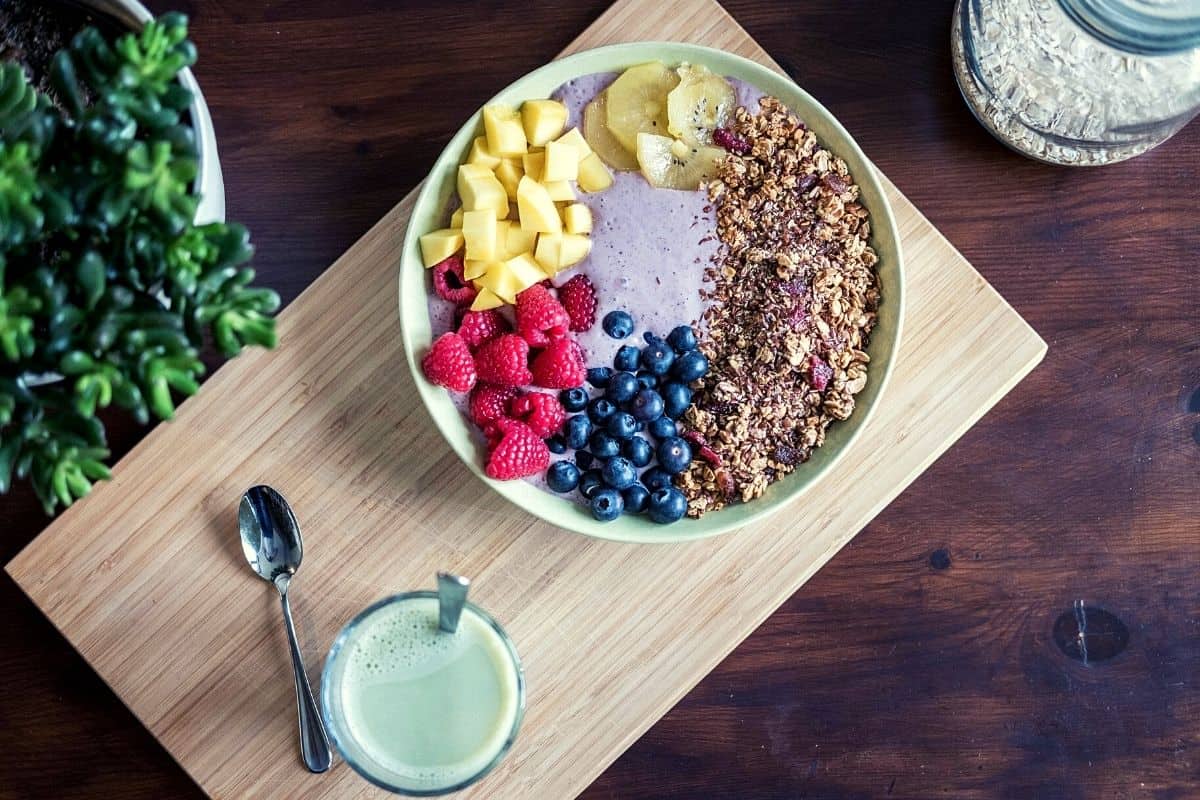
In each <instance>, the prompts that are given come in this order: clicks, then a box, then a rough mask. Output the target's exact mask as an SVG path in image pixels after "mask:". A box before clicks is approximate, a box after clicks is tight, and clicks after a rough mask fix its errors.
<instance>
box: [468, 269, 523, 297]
mask: <svg viewBox="0 0 1200 800" xmlns="http://www.w3.org/2000/svg"><path fill="white" fill-rule="evenodd" d="M476 285H478V286H479V287H480V289H481V290H483V289H487V290H489V291H491V292H492V293H493V294H495V295H496V296H497V297H499V298H501V299H502V300H503V301H504V302H506V303H515V302H517V293H518V292H520V291H521V289H523V288H524V287H522V286H520V285H519V283H518V281H517V278H516V276H514V275H513V273H512V270H510V269H509V268H508V266H507V265H506V262H504V261H494V262H492V263H491V264H488V268H487V272H485V273H484V274H483V277H482V278H480V279H479V280H478V281H477V282H476Z"/></svg>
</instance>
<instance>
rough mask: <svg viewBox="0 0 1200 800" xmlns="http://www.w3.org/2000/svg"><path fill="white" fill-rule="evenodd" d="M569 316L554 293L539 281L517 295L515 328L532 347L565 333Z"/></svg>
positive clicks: (569, 321) (569, 322) (543, 344)
mask: <svg viewBox="0 0 1200 800" xmlns="http://www.w3.org/2000/svg"><path fill="white" fill-rule="evenodd" d="M570 324H571V318H570V317H568V316H567V312H566V310H565V309H563V307H562V306H561V305H559V303H558V301H557V300H555V299H554V295H552V294H550V290H548V289H547V288H546V287H545V286H542V285H541V284H540V283H539V284H535V285H533V286H530V287H529V288H528V289H526V290H525V291H523V292H521V293H520V294H519V295H517V330H518V331H519V332H520V334H521V335H522V336H524V337H525V341H527V342H529V343H530V344H531V345H533V346H534V347H545V346H546V345H548V344H550V340H551V339H557V338H559V337H562V336H566V335H567V328H568V326H569V325H570Z"/></svg>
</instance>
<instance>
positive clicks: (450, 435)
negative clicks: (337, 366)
mask: <svg viewBox="0 0 1200 800" xmlns="http://www.w3.org/2000/svg"><path fill="white" fill-rule="evenodd" d="M654 59H658V60H661V61H664V62H666V63H667V64H676V63H679V62H681V61H688V62H691V63H694V64H703V65H704V66H707V67H708V68H709V69H711V70H712V71H713V72H716V73H717V74H718V75H726V76H730V77H734V78H739V79H741V80H744V81H746V82H748V83H750V84H753V85H754V86H757V87H758V88H759V89H761V90H762V91H764V92H766V93H767V94H770V95H774V96H775V97H778V98H779V99H780V100H782V101H783V102H784V103H785V104H786V105H787V106H788V107H789V108H791V109H792V110H793V111H795V112H796V113H797V114H799V116H800V117H801V118H802V119H803V120H804V122H805V123H806V124H807V125H808V126H809V128H811V129H812V130H813V131H814V132H815V133H816V134H817V136H818V137H819V138H820V140H821V141H822V142H823V143H824V144H825V145H826V146H827V147H828V148H829V149H830V150H831V151H832V152H833V153H835V154H836V155H838V156H841V157H842V158H843V159H845V161H846V163H847V164H848V165H849V167H850V172H851V174H852V175H853V176H854V179H855V180H856V181H857V182H858V185H859V187H860V188H861V190H862V199H863V202H864V203H865V205H866V207H867V208H868V209H869V210H870V212H871V228H872V245H873V246H874V248H875V250H876V252H878V253H879V258H880V261H879V277H880V282H881V293H882V296H883V303H882V304H881V306H880V309H879V319H878V324H877V325H876V327H875V330H874V332H873V333H872V335H871V345H870V347H869V348H868V352H869V353H870V355H871V367H870V373H869V380H868V383H867V386H866V388H865V389H863V391H862V392H861V393H860V394H859V395H858V398H857V400H858V402H857V408H856V409H855V411H854V414H853V415H852V416H851V417H850V419H848V420H846V421H845V422H840V423H836V424H834V425H832V426H831V427H830V429H829V434H828V436H827V438H826V440H825V444H824V446H822V447H820V448H818V449H817V450H816V451H815V452H814V453H813V456H812V459H811V460H810V461H809V462H808V463H807V464H804V465H803V466H802V467H800V468H799V469H797V470H796V471H795V472H793V473H792V474H791V475H788V476H787V477H785V478H783V479H781V480H779V481H777V482H776V483H775V484H773V485H772V486H771V487H770V488H769V489H768V490H767V492H766V494H764V495H763V496H762V497H760V498H758V499H757V500H754V501H753V502H751V503H746V504H740V505H734V506H730V507H728V508H725V509H723V510H721V511H717V512H713V513H710V514H707V515H706V516H704V517H702V518H701V519H698V520H693V519H687V518H685V519H683V520H680V521H679V522H676V523H675V524H673V525H656V524H654V523H652V522H650V521H649V520H648V519H646V518H645V517H641V516H633V515H626V516H623V517H621V518H619V519H617V520H615V521H613V522H608V523H602V522H597V521H595V520H593V519H592V517H591V515H590V514H589V513H588V511H587V509H586V508H584V507H583V506H581V505H579V504H577V503H575V502H573V501H571V500H569V499H566V498H563V497H557V496H555V495H553V494H550V493H548V492H544V491H542V490H540V489H538V488H536V487H534V486H532V485H530V484H528V483H526V482H524V481H495V480H492V479H491V478H488V477H487V476H486V475H485V474H484V472H483V469H482V465H483V458H484V453H483V452H482V451H481V449H480V448H479V446H478V445H477V444H476V442H475V441H474V440H473V439H472V437H471V433H470V431H469V428H468V426H469V423H468V422H467V421H466V419H464V417H463V416H462V415H461V414H459V412H458V410H457V409H455V407H454V405H453V403H452V402H451V399H450V396H449V395H448V394H447V392H446V390H445V389H443V388H442V387H440V386H435V385H433V384H431V383H429V382H428V381H427V380H425V377H424V375H423V374H422V373H421V369H420V361H421V356H423V355H424V353H425V352H426V350H427V349H428V347H429V343H430V341H431V330H430V320H429V311H428V305H427V292H428V291H429V289H428V285H427V279H426V272H427V271H426V270H425V269H423V268H422V264H421V252H420V246H419V244H418V241H417V239H418V237H419V236H420V235H421V234H423V233H426V232H428V231H430V230H433V229H434V228H438V227H441V226H442V225H443V224H444V221H443V219H442V214H443V213H444V209H445V208H446V207H447V204H448V202H449V200H450V198H451V195H452V194H453V193H454V191H455V176H456V172H457V169H458V165H459V163H461V162H462V161H463V160H464V159H465V158H466V156H467V152H468V150H470V147H471V140H472V139H473V138H474V137H475V136H476V135H477V131H479V130H481V125H480V113H479V112H476V113H475V114H474V115H473V116H472V117H471V118H470V119H469V120H467V122H466V124H465V125H463V126H462V128H461V129H460V130H459V131H458V133H456V134H455V136H454V138H453V139H451V140H450V143H449V144H448V145H447V146H446V149H445V150H443V151H442V154H441V156H440V157H439V158H438V160H437V162H436V163H435V164H434V165H433V169H432V170H431V171H430V173H429V177H428V178H427V179H426V181H425V183H424V185H423V186H422V188H421V193H420V195H419V196H418V197H417V202H416V205H415V206H414V207H413V212H412V219H411V221H410V222H409V226H408V231H407V234H406V237H405V242H404V250H403V255H402V257H401V262H400V327H401V331H402V334H403V338H404V351H405V354H406V355H407V357H408V365H409V368H410V369H411V370H412V373H413V378H414V380H415V381H416V384H417V390H418V391H419V392H420V394H421V399H422V400H423V401H424V402H425V406H426V407H427V408H428V409H429V413H430V414H431V415H432V416H433V421H434V423H435V424H436V425H437V426H438V428H439V429H440V430H441V432H442V435H443V436H445V437H446V441H447V442H449V444H450V447H451V448H453V450H454V452H455V453H457V454H458V456H459V458H461V459H462V460H463V461H464V462H465V463H466V465H467V467H468V468H469V469H470V470H471V471H472V472H474V473H475V474H476V475H478V476H479V479H480V480H482V481H484V482H485V483H486V484H488V486H490V487H491V488H492V489H494V490H495V491H496V492H497V493H498V494H500V495H502V496H503V497H505V498H506V499H508V500H510V501H511V502H513V503H515V504H516V505H518V506H520V507H521V508H523V509H525V510H526V511H528V512H529V513H530V514H534V515H535V516H538V517H541V518H542V519H544V520H546V521H547V522H549V523H551V524H553V525H557V526H558V527H560V528H565V529H567V530H570V531H575V532H577V533H583V534H587V535H588V536H597V537H600V538H603V539H614V540H617V541H623V542H680V541H686V540H689V539H699V538H703V537H706V536H715V535H716V534H719V533H726V532H728V531H732V530H735V529H737V528H740V527H742V526H743V525H745V524H747V523H748V522H751V521H752V520H755V519H758V518H759V517H763V516H766V515H768V514H771V513H773V512H775V511H778V510H780V509H781V508H783V507H784V506H785V505H787V504H788V503H791V502H793V501H794V500H796V499H797V498H798V497H800V495H802V494H804V492H805V491H807V490H808V489H809V488H810V487H812V485H813V484H815V483H816V482H817V481H818V479H819V478H820V477H821V476H822V475H823V474H825V472H826V471H827V470H828V469H829V468H830V467H831V466H833V464H834V462H836V461H837V460H838V459H839V458H841V456H842V454H843V453H844V452H845V451H846V449H847V448H849V447H850V445H851V444H852V443H853V442H854V440H855V439H856V438H857V437H858V434H859V432H860V431H861V430H862V429H863V427H864V426H865V425H866V423H867V420H868V419H870V417H871V414H872V412H873V411H874V410H875V406H876V404H877V403H878V402H879V398H880V395H881V394H882V393H883V390H884V387H885V385H886V383H887V379H888V376H889V374H890V373H891V369H892V362H893V359H894V357H895V354H896V346H897V343H898V342H899V341H900V325H901V320H902V319H903V317H904V313H903V312H904V266H903V261H902V258H901V254H900V237H899V234H898V233H897V231H896V222H895V219H894V218H893V216H892V209H891V207H890V206H889V205H888V201H887V198H886V197H885V196H884V193H883V187H882V186H880V183H879V180H878V178H877V177H876V175H875V171H874V168H873V167H872V166H871V164H870V162H868V161H867V158H866V156H864V155H863V153H862V151H861V150H859V148H858V145H857V144H855V142H854V140H853V139H852V138H850V134H848V133H847V132H846V130H845V129H844V128H843V127H842V126H841V125H840V124H839V123H838V121H837V120H836V119H834V118H833V115H832V114H830V113H829V112H828V111H826V110H825V108H824V107H823V106H822V105H821V104H820V103H818V102H817V101H816V100H814V99H813V98H812V97H810V96H809V95H808V94H807V93H806V92H805V91H804V90H803V89H801V88H800V87H798V86H797V85H796V84H794V83H792V82H791V81H790V80H789V79H787V78H785V77H784V76H782V75H780V74H778V73H776V72H773V71H772V70H770V69H767V68H766V67H763V66H761V65H759V64H756V63H754V62H753V61H748V60H747V59H744V58H741V57H739V56H735V55H731V54H730V53H725V52H722V51H720V50H712V49H709V48H706V47H698V46H696V45H689V44H679V43H672V42H638V43H634V44H619V45H612V46H609V47H601V48H597V49H595V50H588V51H586V52H583V53H576V54H575V55H572V56H568V57H566V58H563V59H561V60H559V61H555V62H553V63H550V64H547V65H546V66H544V67H542V68H541V69H538V70H535V71H534V72H531V73H529V74H528V75H526V76H525V77H523V78H521V79H520V80H518V81H517V82H516V83H514V84H512V85H511V86H509V87H508V88H507V89H505V90H504V91H502V92H500V94H498V95H496V97H495V98H494V100H493V101H492V102H502V103H508V104H510V105H513V106H517V105H520V103H521V102H522V101H523V100H527V99H530V98H539V97H548V96H549V95H550V93H551V92H553V91H554V90H555V89H556V88H558V87H559V86H560V85H562V84H563V83H565V82H566V81H568V80H570V79H571V78H575V77H579V76H580V75H588V74H591V73H596V72H619V71H621V70H623V69H625V68H626V67H630V66H633V65H634V64H640V63H642V62H645V61H651V60H654Z"/></svg>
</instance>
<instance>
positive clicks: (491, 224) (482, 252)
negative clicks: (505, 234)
mask: <svg viewBox="0 0 1200 800" xmlns="http://www.w3.org/2000/svg"><path fill="white" fill-rule="evenodd" d="M462 232H463V239H464V240H465V241H466V245H467V253H466V258H468V259H470V260H472V261H494V260H496V259H497V258H499V257H500V250H499V248H498V247H497V246H496V215H495V214H493V213H492V212H491V210H489V209H486V208H485V209H480V210H479V211H468V212H467V213H465V214H463V230H462Z"/></svg>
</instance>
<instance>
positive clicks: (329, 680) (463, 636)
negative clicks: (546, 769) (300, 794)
mask: <svg viewBox="0 0 1200 800" xmlns="http://www.w3.org/2000/svg"><path fill="white" fill-rule="evenodd" d="M321 704H322V707H323V709H324V713H325V721H326V723H327V725H328V727H329V734H330V738H331V739H332V740H333V743H334V745H335V746H336V747H337V749H338V751H339V752H340V753H341V754H342V757H343V758H345V760H346V761H347V763H349V764H350V765H351V766H352V767H353V768H354V769H355V770H357V771H358V772H359V773H360V774H361V775H363V777H365V778H367V779H368V780H370V781H371V782H372V783H375V784H376V785H378V786H381V787H383V788H385V789H388V790H390V791H393V792H398V793H401V794H410V795H433V794H444V793H447V792H452V791H455V790H457V789H462V788H464V787H466V786H468V785H470V784H472V783H474V782H475V781H477V780H478V779H479V778H481V777H483V776H484V775H485V774H487V772H488V771H490V770H491V769H492V767H494V766H495V765H496V764H497V763H498V762H499V761H500V758H501V757H502V756H503V755H504V753H505V752H506V751H507V750H508V748H509V746H510V745H511V744H512V741H513V739H514V738H515V737H516V735H517V729H518V728H519V727H520V723H521V717H522V715H523V713H524V709H525V682H524V677H523V674H522V671H521V662H520V660H519V659H518V657H517V653H516V650H515V649H514V648H513V645H512V642H511V641H510V640H509V638H508V636H507V635H506V634H505V633H504V630H503V629H502V628H501V627H500V626H499V625H498V624H497V623H496V621H495V620H494V619H492V618H491V617H490V616H488V615H487V614H486V613H485V612H484V611H483V610H481V609H480V608H478V607H477V606H475V605H473V604H471V603H467V604H466V606H465V607H464V608H463V612H462V617H461V619H460V620H459V623H458V628H457V630H455V631H454V633H446V632H444V631H442V630H439V628H438V596H437V593H436V592H409V593H407V594H401V595H396V596H395V597H391V598H388V599H386V600H382V601H380V602H378V603H376V604H374V605H372V606H371V607H369V608H368V609H367V610H365V611H363V612H362V613H361V614H359V615H358V616H357V617H356V618H355V619H354V620H352V621H351V622H350V624H348V625H347V626H346V627H345V628H344V629H343V630H342V632H341V633H340V634H338V637H337V639H336V641H334V643H333V647H332V648H331V649H330V651H329V657H328V659H327V660H326V662H325V671H324V674H323V677H322V681H321Z"/></svg>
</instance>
